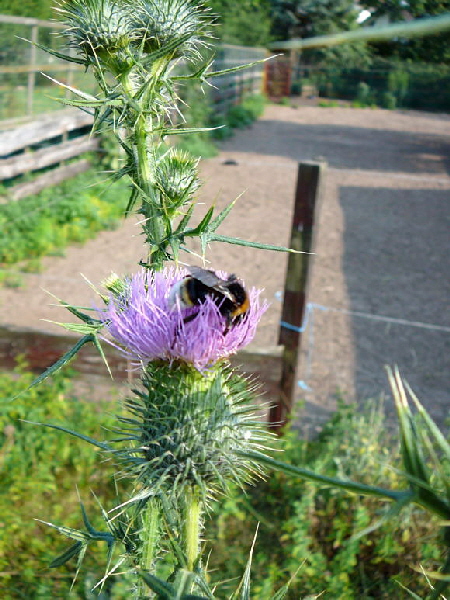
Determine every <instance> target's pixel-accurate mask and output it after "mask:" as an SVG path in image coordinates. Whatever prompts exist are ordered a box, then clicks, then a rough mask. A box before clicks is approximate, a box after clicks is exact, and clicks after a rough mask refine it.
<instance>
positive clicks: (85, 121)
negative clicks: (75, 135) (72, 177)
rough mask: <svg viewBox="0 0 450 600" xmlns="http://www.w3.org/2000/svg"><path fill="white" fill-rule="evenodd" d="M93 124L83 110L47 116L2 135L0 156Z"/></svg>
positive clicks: (0, 138)
mask: <svg viewBox="0 0 450 600" xmlns="http://www.w3.org/2000/svg"><path fill="white" fill-rule="evenodd" d="M93 122H94V119H93V117H92V116H91V115H88V114H87V113H85V112H84V111H81V110H64V111H58V112H55V113H53V114H50V115H45V116H44V117H41V118H40V119H38V120H35V121H32V122H31V123H27V124H26V125H21V126H20V127H16V128H15V129H11V130H9V131H4V132H2V133H0V156H8V155H9V154H12V153H13V152H17V150H21V149H22V148H26V147H27V146H31V145H33V144H39V143H40V142H43V141H44V140H49V139H51V138H53V137H57V136H58V135H62V134H63V133H65V132H66V131H73V130H74V129H80V128H81V127H85V126H87V125H92V123H93Z"/></svg>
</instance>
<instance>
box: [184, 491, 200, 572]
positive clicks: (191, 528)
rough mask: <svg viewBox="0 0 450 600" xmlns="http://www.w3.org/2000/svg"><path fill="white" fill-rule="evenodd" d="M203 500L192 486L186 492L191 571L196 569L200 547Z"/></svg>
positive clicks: (188, 562)
mask: <svg viewBox="0 0 450 600" xmlns="http://www.w3.org/2000/svg"><path fill="white" fill-rule="evenodd" d="M200 517H201V502H200V499H199V494H198V491H197V490H196V489H195V488H191V489H190V490H188V491H187V492H186V520H185V536H186V558H187V568H188V570H189V571H193V570H194V566H195V563H196V562H197V559H198V555H199V548H200Z"/></svg>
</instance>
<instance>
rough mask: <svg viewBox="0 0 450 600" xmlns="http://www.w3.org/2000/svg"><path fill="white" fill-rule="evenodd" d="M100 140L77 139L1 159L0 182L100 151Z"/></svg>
mask: <svg viewBox="0 0 450 600" xmlns="http://www.w3.org/2000/svg"><path fill="white" fill-rule="evenodd" d="M98 144H99V142H98V139H97V138H94V137H92V138H91V137H89V136H83V137H80V138H75V139H73V140H70V141H69V142H64V143H62V144H55V145H53V146H49V147H48V148H43V149H42V150H37V151H36V152H30V153H26V154H19V155H16V156H11V157H10V158H4V159H3V160H1V159H0V180H2V179H9V178H11V177H15V176H16V175H20V174H21V173H27V172H28V171H35V170H37V169H43V168H44V167H49V166H50V165H54V164H56V163H59V162H62V161H64V160H67V159H68V158H73V157H74V156H79V155H80V154H83V153H84V152H90V151H91V150H97V149H98Z"/></svg>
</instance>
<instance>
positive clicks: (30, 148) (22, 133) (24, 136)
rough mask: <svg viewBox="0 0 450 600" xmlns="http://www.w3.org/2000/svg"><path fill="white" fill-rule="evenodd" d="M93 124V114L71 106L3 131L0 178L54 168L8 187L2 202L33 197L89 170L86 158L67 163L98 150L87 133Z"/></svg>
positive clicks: (97, 142) (0, 146)
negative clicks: (69, 138)
mask: <svg viewBox="0 0 450 600" xmlns="http://www.w3.org/2000/svg"><path fill="white" fill-rule="evenodd" d="M92 123H93V118H92V117H91V116H90V115H88V114H86V113H85V112H82V111H80V110H73V109H72V110H69V111H64V112H62V111H61V112H60V113H59V114H58V118H56V119H55V116H54V115H50V116H49V115H47V116H45V117H42V118H41V119H38V120H36V121H33V122H31V123H27V124H26V125H22V126H20V127H17V128H16V129H13V130H10V131H4V132H3V133H0V181H4V180H8V179H10V180H11V179H13V178H14V177H17V176H18V175H22V174H25V173H29V172H33V171H39V170H40V169H45V168H47V167H52V166H53V167H55V168H53V169H51V170H48V171H47V172H45V173H43V174H38V175H37V176H36V177H35V178H34V179H33V180H32V181H26V182H23V183H17V184H15V185H13V186H11V187H8V188H5V194H4V195H3V196H2V195H0V204H4V203H5V202H9V201H12V200H20V199H21V198H25V197H26V196H31V195H32V194H36V193H37V192H40V191H41V190H42V189H44V188H46V187H49V186H51V185H56V184H58V183H61V182H62V181H64V180H65V179H69V178H70V177H73V176H74V175H77V174H79V173H82V172H83V171H86V170H87V169H89V167H90V161H89V160H87V159H86V158H82V159H80V160H78V161H76V162H71V163H70V164H64V163H65V161H67V160H69V159H73V158H75V157H77V156H80V155H82V154H85V153H86V152H91V151H95V150H98V147H99V141H98V139H97V138H95V137H91V136H89V135H86V134H85V132H86V130H88V131H89V130H90V128H91V127H92ZM68 135H72V136H74V137H73V139H71V140H66V138H67V137H68ZM42 144H45V147H44V148H40V147H39V146H40V145H42ZM46 144H49V145H46Z"/></svg>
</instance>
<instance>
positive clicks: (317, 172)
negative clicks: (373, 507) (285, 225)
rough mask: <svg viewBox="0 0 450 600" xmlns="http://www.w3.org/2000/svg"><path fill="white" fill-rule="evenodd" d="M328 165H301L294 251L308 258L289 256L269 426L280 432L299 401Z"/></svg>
mask: <svg viewBox="0 0 450 600" xmlns="http://www.w3.org/2000/svg"><path fill="white" fill-rule="evenodd" d="M325 168H326V164H325V163H317V162H302V163H300V164H299V165H298V177H297V188H296V192H295V200H294V215H293V219H292V230H291V241H290V247H291V248H292V249H294V250H300V251H301V252H306V253H308V254H289V258H288V265H287V271H286V279H285V285H284V299H283V311H282V316H281V323H280V334H279V344H281V345H283V346H284V348H283V359H282V374H281V382H280V398H279V401H278V403H277V404H275V405H274V406H272V407H271V409H270V412H269V426H270V428H271V429H272V430H273V431H276V432H279V431H280V430H281V428H282V427H283V426H284V425H285V424H286V421H287V419H288V418H289V415H290V413H291V410H292V405H293V402H294V399H295V390H296V383H297V363H298V354H299V348H300V341H301V333H302V323H303V317H304V312H305V304H306V295H307V287H308V273H309V269H310V266H311V254H310V253H311V252H312V249H313V233H314V222H315V220H316V215H317V214H318V205H319V198H320V187H321V185H320V184H321V180H322V179H323V175H324V171H325Z"/></svg>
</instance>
